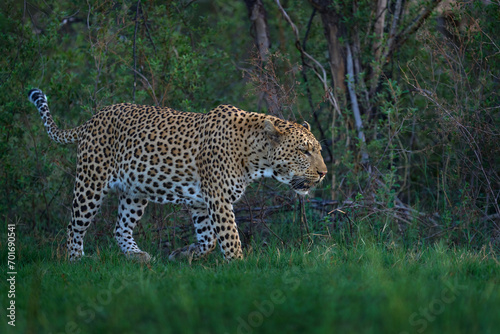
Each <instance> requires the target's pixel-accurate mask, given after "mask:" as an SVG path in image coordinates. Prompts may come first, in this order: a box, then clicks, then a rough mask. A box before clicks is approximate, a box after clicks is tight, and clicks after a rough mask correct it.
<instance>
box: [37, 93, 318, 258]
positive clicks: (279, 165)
mask: <svg viewBox="0 0 500 334" xmlns="http://www.w3.org/2000/svg"><path fill="white" fill-rule="evenodd" d="M28 97H29V100H30V102H32V103H33V104H34V105H35V106H36V107H37V109H38V111H39V114H40V116H41V118H42V121H43V122H44V126H45V129H46V132H47V134H48V136H49V137H50V138H51V139H52V140H53V141H55V142H57V143H59V144H71V143H76V144H77V148H78V153H77V159H76V160H77V163H76V177H75V183H74V192H73V200H72V204H71V221H70V222H69V224H68V227H67V242H66V243H67V258H69V261H75V260H78V259H80V258H81V257H83V256H84V254H85V253H84V250H83V239H84V236H85V234H86V231H87V229H88V228H89V226H90V225H91V223H92V222H93V221H94V220H95V219H96V214H97V213H98V211H99V209H100V206H101V204H102V203H103V200H104V198H105V197H106V196H107V195H108V193H109V192H111V191H113V192H115V193H116V194H117V197H118V199H119V204H118V217H117V221H116V224H115V227H114V231H113V234H114V238H115V239H116V241H117V243H118V245H119V247H120V249H121V251H122V252H123V253H124V254H125V256H126V257H127V258H129V259H133V260H137V261H139V262H145V263H147V262H150V261H151V259H152V257H151V255H149V254H148V253H147V252H144V251H142V250H141V249H140V248H139V247H138V245H137V243H136V241H135V240H134V237H133V231H134V228H135V227H136V226H137V224H138V222H139V220H140V219H141V217H142V216H143V215H144V212H145V208H146V206H147V205H148V203H149V202H153V203H160V204H165V203H174V204H177V205H184V206H185V207H187V208H188V209H189V212H190V214H191V218H192V223H193V224H194V231H195V234H196V242H194V243H192V244H190V245H187V246H184V247H181V248H178V249H176V250H174V251H173V252H171V253H170V255H169V257H168V258H169V259H170V260H173V261H175V260H177V259H180V258H188V259H189V260H190V261H191V260H193V259H199V258H202V257H205V256H206V255H207V254H209V253H210V252H212V251H213V250H214V249H215V248H216V244H218V245H219V248H220V250H221V252H222V254H223V257H224V259H225V260H226V261H228V262H229V261H231V260H234V259H242V258H243V251H242V245H241V241H240V236H239V233H238V229H237V225H236V221H235V214H234V210H233V205H234V203H235V202H236V201H238V200H239V199H240V198H241V197H242V196H243V194H244V192H245V189H246V187H247V186H248V185H249V184H250V183H252V182H255V181H257V180H259V179H261V178H272V179H275V180H277V181H279V182H281V183H283V184H285V185H288V186H289V187H291V188H292V189H293V190H294V191H295V192H296V193H297V194H298V195H299V196H305V195H307V194H308V193H309V191H310V190H311V189H312V188H314V187H315V186H317V185H318V184H319V183H320V182H321V181H322V180H323V179H324V178H325V175H326V174H327V167H326V165H325V162H324V160H323V158H322V155H321V153H322V147H321V145H320V143H319V142H318V140H317V139H316V138H315V136H314V135H313V134H312V132H311V126H310V125H309V124H308V123H307V122H304V123H303V124H299V123H296V122H292V121H287V120H283V119H281V118H278V117H275V116H272V115H268V114H265V113H257V112H249V111H244V110H241V109H239V108H237V107H234V106H232V105H220V106H218V107H216V108H215V109H212V110H210V111H209V112H206V113H199V112H183V111H178V110H175V109H172V108H168V107H160V106H151V105H137V104H131V103H120V104H114V105H110V106H106V107H104V108H102V109H100V110H99V111H98V112H96V113H94V114H93V116H92V117H90V119H89V120H87V121H86V122H85V123H83V124H82V125H80V126H77V127H75V128H73V129H61V128H59V127H58V126H57V125H56V123H55V121H54V119H53V118H52V115H51V113H50V110H49V106H48V102H47V97H46V95H45V94H44V93H43V92H42V91H41V90H40V89H38V88H35V89H32V90H30V91H29V93H28Z"/></svg>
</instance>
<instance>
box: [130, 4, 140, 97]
mask: <svg viewBox="0 0 500 334" xmlns="http://www.w3.org/2000/svg"><path fill="white" fill-rule="evenodd" d="M140 8H141V0H137V8H136V12H135V19H134V21H135V30H134V45H133V46H132V53H133V57H134V87H133V89H132V101H134V102H135V88H136V86H137V54H136V47H135V41H136V37H137V27H138V25H139V21H138V20H137V19H138V17H139V9H140Z"/></svg>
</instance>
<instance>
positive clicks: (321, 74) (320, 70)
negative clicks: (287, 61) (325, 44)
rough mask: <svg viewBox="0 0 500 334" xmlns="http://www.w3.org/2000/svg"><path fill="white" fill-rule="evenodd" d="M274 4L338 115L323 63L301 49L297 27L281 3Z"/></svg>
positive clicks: (337, 106)
mask: <svg viewBox="0 0 500 334" xmlns="http://www.w3.org/2000/svg"><path fill="white" fill-rule="evenodd" d="M276 4H277V5H278V8H279V10H280V12H281V14H282V15H283V17H284V18H285V20H286V21H287V22H288V23H289V24H290V27H291V28H292V30H293V33H294V35H295V47H296V48H297V49H298V50H299V52H300V53H301V54H302V56H305V57H306V58H307V59H309V60H310V61H312V62H313V64H314V65H313V66H309V67H311V68H312V69H313V71H314V74H316V76H317V77H318V79H319V80H320V81H321V83H322V84H323V89H324V91H325V95H326V98H327V99H328V101H329V102H330V104H331V105H332V106H333V108H334V109H335V110H336V111H337V113H338V114H339V115H342V113H341V112H340V108H339V105H338V103H337V100H336V99H335V96H334V95H333V92H332V89H331V87H329V86H328V80H327V76H326V71H325V68H324V67H323V65H321V63H320V62H319V61H317V60H316V59H314V57H312V56H311V55H310V54H309V53H307V52H306V51H305V50H303V49H302V46H301V44H300V37H299V36H300V35H299V29H297V26H296V25H295V24H294V23H293V21H292V20H291V19H290V16H288V14H287V12H286V11H285V9H284V8H283V7H282V6H281V3H280V1H279V0H276Z"/></svg>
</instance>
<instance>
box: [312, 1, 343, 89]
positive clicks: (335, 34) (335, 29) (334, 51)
mask: <svg viewBox="0 0 500 334" xmlns="http://www.w3.org/2000/svg"><path fill="white" fill-rule="evenodd" d="M310 2H311V4H312V5H313V6H314V7H315V8H316V9H317V10H318V12H319V13H320V15H321V21H322V22H323V28H324V30H325V37H326V40H327V43H328V54H329V59H328V62H329V64H330V71H331V74H332V81H333V84H332V86H333V88H334V91H335V92H337V91H340V92H341V93H342V94H343V93H345V91H346V86H345V81H344V80H345V52H344V48H343V47H342V45H341V43H340V41H339V37H341V36H342V26H341V23H340V17H339V15H338V14H337V12H335V10H334V9H333V8H332V4H331V2H330V1H325V0H310Z"/></svg>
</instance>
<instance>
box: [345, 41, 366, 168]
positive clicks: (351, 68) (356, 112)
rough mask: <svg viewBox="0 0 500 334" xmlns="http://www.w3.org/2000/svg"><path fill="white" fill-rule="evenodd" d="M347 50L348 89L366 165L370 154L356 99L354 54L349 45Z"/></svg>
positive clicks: (363, 160) (362, 156)
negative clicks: (367, 150)
mask: <svg viewBox="0 0 500 334" xmlns="http://www.w3.org/2000/svg"><path fill="white" fill-rule="evenodd" d="M346 49H347V88H348V90H349V96H350V98H351V106H352V112H353V113H354V120H355V123H356V130H358V137H359V139H360V140H361V163H362V164H365V163H367V162H368V161H369V156H368V153H367V152H366V138H365V133H364V132H363V121H362V120H361V113H360V111H359V105H358V99H357V97H356V90H355V88H354V66H353V62H352V52H351V47H350V45H349V43H347V45H346Z"/></svg>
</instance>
